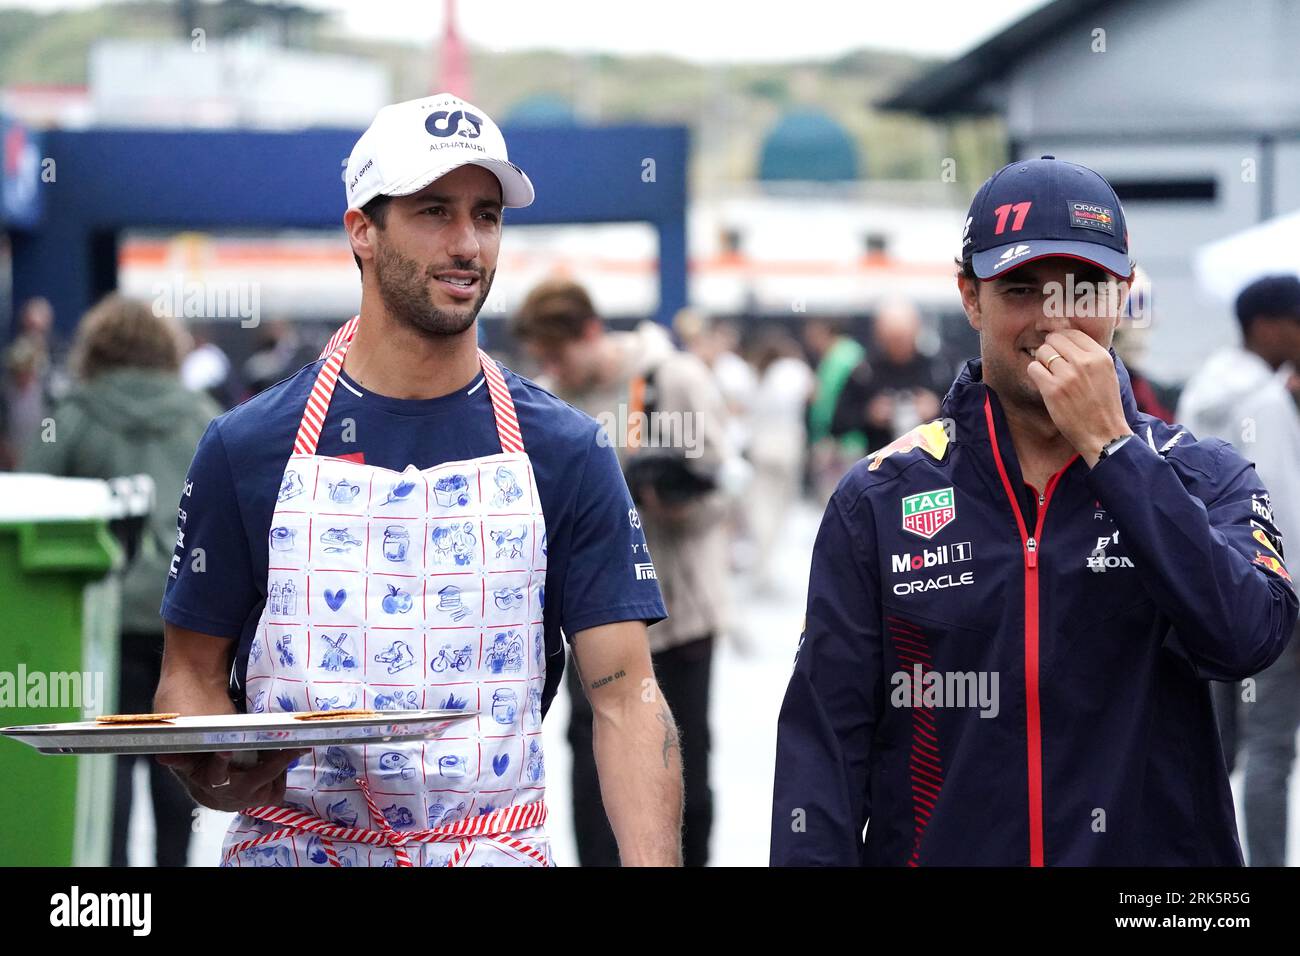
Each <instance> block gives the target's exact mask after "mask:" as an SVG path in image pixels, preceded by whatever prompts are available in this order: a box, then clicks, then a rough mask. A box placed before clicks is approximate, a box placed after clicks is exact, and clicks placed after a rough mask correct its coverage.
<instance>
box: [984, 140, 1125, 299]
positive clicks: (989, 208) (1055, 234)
mask: <svg viewBox="0 0 1300 956" xmlns="http://www.w3.org/2000/svg"><path fill="white" fill-rule="evenodd" d="M961 255H962V258H963V259H965V258H968V257H969V258H970V259H971V263H972V265H973V266H974V267H975V275H977V276H978V277H979V278H981V279H992V278H994V277H995V276H998V275H1001V274H1002V273H1003V272H1005V271H1007V270H1008V269H1014V268H1016V267H1017V266H1022V265H1024V264H1025V263H1026V262H1033V261H1034V260H1035V259H1043V258H1046V257H1048V256H1067V257H1069V258H1071V259H1081V260H1083V261H1084V262H1089V263H1092V264H1093V265H1096V266H1100V267H1101V268H1103V269H1105V270H1106V271H1107V272H1109V273H1110V274H1111V275H1113V276H1115V277H1116V278H1117V279H1127V278H1129V276H1130V274H1131V273H1132V271H1133V269H1132V267H1131V266H1130V264H1129V257H1128V227H1127V226H1126V225H1125V224H1124V210H1123V209H1122V208H1120V204H1119V197H1118V196H1116V195H1115V190H1114V189H1112V188H1111V185H1110V183H1108V182H1106V180H1105V179H1103V178H1102V177H1101V175H1100V174H1099V173H1097V172H1094V171H1093V170H1091V169H1089V168H1088V167H1087V166H1080V165H1079V164H1078V163H1067V162H1065V161H1063V160H1059V159H1057V158H1056V157H1055V156H1044V157H1043V158H1042V159H1026V160H1021V161H1020V162H1016V163H1011V164H1010V165H1007V166H1003V167H1002V168H1001V169H999V170H998V171H997V172H996V173H994V174H993V175H992V176H990V177H989V178H988V180H987V181H986V182H985V183H984V185H983V186H981V187H980V190H979V192H977V193H976V194H975V198H974V200H972V201H971V204H970V212H969V213H968V214H967V219H966V228H965V230H964V232H963V233H962V244H961Z"/></svg>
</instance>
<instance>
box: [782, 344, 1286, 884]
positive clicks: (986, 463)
mask: <svg viewBox="0 0 1300 956" xmlns="http://www.w3.org/2000/svg"><path fill="white" fill-rule="evenodd" d="M1111 355H1112V358H1114V359H1115V366H1116V372H1117V375H1118V379H1119V384H1120V392H1121V396H1122V400H1123V405H1124V414H1125V417H1126V418H1127V420H1128V423H1129V426H1130V427H1131V428H1132V430H1133V431H1134V432H1135V437H1133V438H1131V439H1129V441H1128V442H1127V443H1125V444H1124V445H1123V446H1122V447H1120V448H1119V449H1118V450H1117V451H1116V452H1115V453H1114V454H1112V455H1111V456H1109V457H1107V458H1105V459H1103V460H1101V461H1100V462H1098V463H1097V466H1096V467H1095V468H1092V469H1091V470H1090V469H1089V468H1088V466H1087V463H1086V462H1084V461H1083V460H1082V459H1081V458H1079V457H1078V456H1077V455H1076V456H1075V457H1074V458H1073V459H1071V461H1070V462H1069V463H1068V464H1067V465H1066V466H1065V467H1064V468H1062V469H1061V471H1060V472H1058V473H1057V474H1056V475H1054V476H1052V479H1051V480H1050V481H1049V482H1048V483H1047V486H1046V487H1045V488H1043V489H1041V490H1040V489H1034V488H1032V487H1030V486H1029V485H1027V484H1026V483H1025V482H1024V480H1023V479H1022V477H1021V472H1020V467H1019V464H1018V463H1017V461H1016V455H1015V450H1014V447H1013V445H1012V442H1011V438H1010V435H1009V433H1008V430H1007V424H1006V419H1005V417H1004V415H1003V411H1002V407H1001V405H1000V403H999V401H998V398H997V395H996V394H995V393H994V392H993V390H992V389H990V388H988V387H987V386H986V385H985V384H984V383H983V382H982V381H981V365H980V362H979V360H978V359H976V360H972V361H970V362H967V363H966V365H965V367H964V368H963V369H962V371H961V373H960V375H959V376H958V377H957V380H956V381H955V382H954V383H953V386H952V388H951V389H950V390H949V392H948V395H947V397H946V398H945V399H944V403H943V415H944V422H940V423H931V424H929V425H927V426H921V427H920V428H919V429H917V430H915V431H914V432H913V433H910V434H909V436H905V437H904V439H901V440H900V441H899V442H895V443H894V445H892V446H890V447H889V448H887V449H885V450H884V452H887V454H886V453H878V454H877V455H875V456H871V457H869V458H867V459H864V460H862V461H861V462H859V463H858V464H857V465H855V466H854V468H853V469H852V470H851V471H850V472H849V474H848V475H847V476H846V477H845V478H844V480H843V481H842V482H841V484H840V486H839V488H838V489H837V490H836V492H835V494H834V496H833V497H832V498H831V501H830V504H829V505H828V507H827V509H826V513H825V516H824V518H823V521H822V526H821V530H820V532H819V534H818V538H817V543H816V546H815V548H814V552H813V560H812V570H811V574H810V579H809V593H808V607H807V617H806V620H805V625H804V631H803V634H802V636H801V638H800V642H799V650H798V652H797V655H796V659H795V667H794V674H793V676H792V677H791V679H790V684H789V687H788V689H787V691H786V695H785V700H784V702H783V704H782V707H781V715H780V721H779V728H778V738H777V752H776V781H775V787H774V794H773V812H772V844H771V861H772V863H773V865H839V866H846V865H848V866H851V865H894V866H902V865H909V864H910V865H913V866H923V865H936V864H938V865H998V866H1022V865H1240V864H1241V850H1240V846H1239V844H1238V840H1237V830H1236V823H1235V819H1234V815H1233V804H1232V794H1231V791H1230V790H1229V787H1228V775H1227V772H1226V769H1225V766H1224V759H1223V753H1222V748H1221V747H1220V744H1219V736H1218V734H1217V732H1216V729H1215V722H1214V718H1213V712H1212V709H1211V699H1210V688H1209V684H1208V683H1207V681H1208V680H1211V679H1218V680H1229V679H1239V678H1244V677H1247V676H1249V675H1252V674H1255V673H1257V672H1258V671H1260V670H1262V669H1263V668H1265V667H1267V666H1268V665H1269V664H1270V663H1271V662H1272V661H1273V660H1275V659H1276V658H1277V657H1278V655H1279V654H1280V653H1281V652H1282V650H1283V648H1284V647H1285V646H1286V643H1287V641H1288V639H1289V638H1290V636H1291V633H1292V629H1293V627H1294V626H1295V621H1296V613H1297V601H1296V595H1295V592H1294V591H1293V589H1292V586H1291V584H1290V577H1289V575H1288V573H1287V571H1286V568H1285V566H1284V565H1283V563H1282V561H1281V560H1280V559H1281V558H1282V545H1281V543H1280V536H1279V535H1278V532H1277V529H1276V527H1275V526H1274V524H1273V521H1272V510H1271V502H1270V500H1269V498H1268V493H1267V491H1266V490H1265V488H1264V486H1263V485H1262V484H1261V483H1260V481H1259V478H1258V477H1257V476H1256V474H1255V469H1254V466H1253V465H1251V463H1250V462H1249V461H1247V460H1246V459H1245V458H1243V457H1242V455H1241V454H1240V453H1238V452H1237V451H1236V450H1235V449H1234V448H1233V447H1232V446H1231V445H1228V444H1226V443H1224V442H1222V441H1219V440H1217V439H1208V440H1204V441H1198V440H1196V439H1195V438H1194V436H1192V435H1190V434H1188V433H1187V432H1186V431H1185V430H1183V429H1181V428H1179V426H1177V425H1173V426H1170V425H1167V424H1165V423H1164V422H1162V421H1160V420H1159V419H1158V418H1154V417H1152V416H1150V415H1145V414H1143V413H1141V412H1139V411H1138V410H1137V407H1136V405H1135V403H1134V400H1133V394H1132V390H1131V388H1130V383H1129V376H1128V372H1127V371H1126V370H1125V369H1124V366H1123V364H1122V363H1121V362H1120V360H1119V359H1118V358H1117V357H1115V355H1114V352H1113V350H1112V352H1111ZM945 423H946V425H947V428H946V430H945ZM1261 440H1266V438H1265V436H1261ZM909 446H912V447H910V448H909ZM1285 506H1286V507H1296V506H1300V502H1286V503H1285ZM864 828H865V838H864V835H863V831H864Z"/></svg>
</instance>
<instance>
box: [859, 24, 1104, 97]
mask: <svg viewBox="0 0 1300 956" xmlns="http://www.w3.org/2000/svg"><path fill="white" fill-rule="evenodd" d="M1120 2H1123V0H1052V2H1051V3H1048V4H1045V5H1044V6H1041V7H1039V8H1038V9H1036V10H1034V11H1033V12H1032V13H1030V14H1028V15H1027V16H1024V17H1022V18H1021V19H1019V20H1017V21H1016V22H1015V23H1013V24H1012V25H1011V26H1009V27H1007V28H1006V29H1005V30H1003V31H1002V32H1001V33H998V34H995V35H994V36H992V37H990V38H989V39H987V40H985V41H984V42H983V43H981V44H980V45H979V46H977V47H975V48H974V49H973V50H971V51H970V52H968V53H966V54H965V55H964V56H961V57H958V58H957V59H955V60H951V61H949V62H948V63H945V64H944V65H942V66H940V67H937V68H935V69H933V70H931V71H930V72H928V73H925V74H923V75H922V76H920V77H919V78H917V79H915V80H913V81H912V82H911V83H909V84H907V85H906V86H904V87H903V88H902V89H901V90H898V91H896V92H895V93H893V94H892V95H890V96H889V97H887V98H886V99H883V100H880V101H878V102H877V103H876V107H877V108H878V109H883V110H901V111H906V112H912V113H921V114H924V115H927V116H952V115H958V114H984V113H996V112H1001V104H1000V103H999V102H998V101H997V98H996V96H995V90H994V88H993V84H995V83H996V82H997V81H998V80H1000V79H1002V77H1003V76H1005V75H1006V74H1007V73H1009V72H1010V71H1011V70H1012V69H1014V68H1015V66H1016V63H1017V62H1018V61H1019V60H1020V59H1021V58H1022V57H1023V56H1024V55H1025V54H1026V53H1029V52H1036V51H1038V50H1040V49H1042V47H1043V46H1044V45H1045V44H1047V43H1048V42H1050V41H1051V40H1052V39H1053V38H1054V37H1056V36H1058V35H1059V34H1061V33H1062V32H1064V31H1066V30H1068V29H1069V28H1070V27H1072V26H1075V25H1076V24H1078V23H1080V22H1084V21H1087V20H1089V19H1092V18H1093V17H1095V16H1096V15H1097V14H1098V13H1100V12H1101V11H1102V10H1103V9H1104V8H1106V7H1110V6H1114V5H1115V4H1117V3H1120Z"/></svg>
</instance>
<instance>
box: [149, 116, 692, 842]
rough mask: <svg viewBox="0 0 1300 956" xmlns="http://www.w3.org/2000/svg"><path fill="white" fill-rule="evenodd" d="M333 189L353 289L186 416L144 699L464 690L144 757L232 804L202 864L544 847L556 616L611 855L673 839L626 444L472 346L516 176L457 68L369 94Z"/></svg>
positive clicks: (200, 703) (656, 615)
mask: <svg viewBox="0 0 1300 956" xmlns="http://www.w3.org/2000/svg"><path fill="white" fill-rule="evenodd" d="M344 185H345V188H346V195H347V204H348V209H347V212H346V213H345V214H344V217H343V223H344V227H345V228H346V230H347V234H348V239H349V242H350V243H351V246H352V252H353V255H354V257H355V258H356V261H357V265H358V267H359V268H360V270H361V283H362V296H361V311H360V313H359V315H358V316H357V317H356V318H355V319H353V320H352V321H351V322H349V323H347V324H346V325H345V326H344V327H343V328H342V329H340V331H339V333H338V334H337V335H336V336H335V337H334V339H333V340H332V341H331V343H330V347H329V348H327V350H326V354H325V355H323V356H322V358H321V360H319V361H317V362H316V363H314V364H312V365H309V366H307V367H306V368H304V369H302V370H301V371H300V372H298V373H297V374H296V375H294V376H293V377H291V378H288V379H286V380H285V381H283V382H280V383H279V384H277V385H275V386H273V387H272V388H270V389H268V390H267V391H265V392H263V393H262V394H260V395H258V396H257V397H256V398H254V399H252V400H250V401H248V402H246V403H244V404H243V405H241V406H239V407H238V408H236V409H234V410H232V411H231V412H229V413H227V414H226V415H224V416H222V417H221V418H218V419H217V420H216V421H214V422H213V423H212V425H211V426H210V427H209V429H208V431H207V433H206V435H205V436H204V437H203V439H202V440H201V442H200V444H199V447H198V451H197V452H196V454H195V458H194V462H193V464H192V465H191V468H190V473H189V478H188V480H187V482H186V489H185V493H184V495H183V497H182V499H181V504H180V510H179V515H178V529H177V546H176V552H175V555H174V558H173V562H172V570H171V577H170V580H169V583H168V589H167V595H166V597H165V599H164V602H163V607H162V614H163V617H164V619H165V621H166V628H167V644H166V653H165V657H164V661H163V675H162V681H161V683H160V686H159V690H158V695H157V698H156V702H155V704H156V706H157V707H159V708H163V709H166V710H169V711H178V712H181V713H185V714H212V713H230V712H234V711H236V710H246V711H248V712H270V711H319V710H331V709H342V708H369V709H375V710H388V709H409V708H450V709H461V710H467V711H471V712H474V713H475V716H474V717H473V718H470V719H467V720H463V721H460V722H458V723H456V724H454V725H453V727H452V729H451V730H449V731H448V733H447V735H446V736H445V737H442V738H439V739H437V740H429V741H424V742H420V743H416V744H395V745H385V746H382V747H378V746H369V747H350V746H333V747H328V748H324V747H319V748H315V749H314V750H310V751H293V752H282V753H280V754H276V755H264V759H263V760H262V762H261V763H259V764H258V765H257V766H255V767H252V768H248V769H242V768H239V767H237V766H234V765H232V764H231V762H230V759H229V757H230V755H229V754H215V755H199V756H193V755H188V756H187V755H172V756H168V757H164V758H161V759H163V760H164V761H165V762H167V763H169V764H170V765H171V766H172V767H173V768H174V769H175V770H176V772H177V773H178V774H179V775H180V776H181V777H182V778H183V779H184V780H185V782H186V784H187V785H188V786H189V788H190V791H191V793H192V794H193V796H194V798H195V799H196V800H197V801H198V802H199V803H201V804H203V805H204V806H208V807H213V808H215V809H219V810H230V811H240V812H239V814H238V815H237V816H236V817H235V819H234V822H233V823H232V825H231V828H230V831H229V833H228V834H227V837H226V841H225V846H224V847H223V850H222V863H223V865H230V866H249V865H267V864H270V865H291V866H312V865H343V866H347V865H358V866H391V865H398V866H407V865H416V866H419V865H424V866H434V865H440V866H459V865H469V866H502V865H507V866H509V865H524V866H529V865H532V866H536V865H549V864H551V863H552V862H554V861H553V859H552V855H551V850H550V841H549V839H548V837H547V834H546V830H545V826H544V822H545V817H546V808H545V803H544V791H545V781H546V771H545V762H544V759H543V753H542V734H541V721H542V717H543V715H544V714H545V712H546V709H547V706H548V705H549V703H550V700H551V697H552V696H553V695H554V692H555V689H556V687H557V685H558V683H559V679H560V671H561V668H562V667H563V663H564V654H563V637H562V633H563V635H567V636H568V638H569V639H570V640H571V642H572V644H573V648H574V652H575V656H576V660H577V661H578V662H579V664H580V666H581V669H582V672H583V676H584V678H585V683H587V685H588V686H590V687H591V688H592V690H591V691H590V697H591V701H592V705H593V708H594V709H595V712H596V715H597V732H596V740H595V748H596V756H597V760H598V763H599V766H600V776H601V789H602V793H603V795H604V799H605V806H606V808H607V810H608V813H609V817H610V822H611V825H612V826H613V828H614V832H615V834H616V835H617V837H618V842H619V849H620V853H621V858H622V861H623V863H624V864H625V865H633V864H650V865H678V864H679V863H680V858H681V762H680V756H679V750H678V747H677V731H676V727H675V724H674V722H673V718H672V714H671V713H670V712H669V710H668V707H667V706H666V705H665V704H664V703H663V701H662V697H661V695H659V694H658V692H657V685H656V684H655V681H654V675H653V671H652V669H651V663H650V655H649V651H648V647H647V641H646V627H647V623H654V622H655V621H657V620H660V619H661V618H663V617H664V615H665V612H664V608H663V603H662V600H661V598H660V594H659V589H658V586H657V584H656V582H655V579H654V577H653V575H647V574H645V573H644V564H645V557H644V551H645V539H644V537H643V535H642V532H641V530H640V522H639V521H638V520H637V516H636V512H635V510H634V508H633V505H632V502H631V499H630V496H629V495H628V491H627V487H626V485H625V483H624V481H623V478H622V475H621V473H620V471H619V467H618V461H617V459H616V457H615V454H614V451H613V449H612V448H611V447H609V444H608V442H603V441H601V440H600V431H599V426H598V425H597V424H596V422H595V421H594V420H592V419H590V418H588V417H587V416H585V415H583V414H582V413H580V412H578V411H576V410H575V409H573V408H570V407H569V406H567V405H565V404H564V403H563V402H560V401H559V400H557V399H556V398H554V397H553V396H551V395H550V394H549V393H547V392H544V391H542V390H541V389H539V388H537V386H535V385H534V384H533V383H531V382H529V381H527V380H526V379H523V378H520V377H519V376H517V375H515V374H514V373H513V372H511V371H510V370H508V369H505V368H502V367H501V366H500V365H498V364H497V363H496V362H495V361H494V360H493V359H492V358H491V357H489V356H488V355H487V354H486V353H484V352H482V351H480V350H479V349H478V348H477V344H476V341H477V338H476V333H477V327H476V317H477V315H478V312H479V310H480V308H481V307H482V305H483V302H484V300H485V299H486V298H487V295H488V292H489V290H490V289H491V286H492V279H493V276H494V274H495V270H496V264H497V253H498V249H499V245H500V239H501V215H502V207H519V206H527V205H528V204H529V203H531V202H532V201H533V186H532V184H531V182H529V179H528V177H527V176H526V175H525V174H524V172H523V171H522V170H521V169H520V168H519V167H518V166H516V165H514V164H513V163H511V162H510V160H509V158H508V156H507V153H506V145H505V140H504V139H503V137H502V135H501V132H500V131H499V130H498V129H497V127H496V125H495V124H494V123H493V122H492V120H491V119H490V118H489V117H488V116H487V114H485V113H484V112H483V111H482V110H480V109H478V108H476V107H474V106H472V105H470V104H469V103H465V102H464V101H462V100H459V99H456V98H455V97H453V96H450V95H448V94H439V95H436V96H431V97H427V98H425V99H420V100H412V101H409V102H405V103H399V104H396V105H393V106H388V107H385V108H384V109H382V110H380V112H379V114H378V115H377V116H376V117H375V120H374V123H373V124H372V125H371V127H370V128H369V129H368V130H367V131H366V132H365V133H364V134H363V135H362V137H361V138H360V139H359V140H358V141H357V144H356V146H355V147H354V149H353V151H352V155H351V157H350V159H349V160H348V163H347V168H346V171H345V173H344ZM638 566H640V567H641V573H638ZM228 674H229V675H230V688H229V689H228V687H227V675H228ZM232 697H233V698H234V699H233V700H232ZM286 770H287V772H286ZM285 807H288V808H289V810H290V811H291V812H290V813H288V814H286V813H285V811H284V808H285ZM286 820H288V821H290V822H289V823H287V824H286V823H285V821H286ZM471 821H472V822H471ZM356 831H360V832H356ZM345 833H346V836H347V838H345V837H344V836H343V835H342V834H345Z"/></svg>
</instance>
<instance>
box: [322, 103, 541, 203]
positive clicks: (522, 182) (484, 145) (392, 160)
mask: <svg viewBox="0 0 1300 956" xmlns="http://www.w3.org/2000/svg"><path fill="white" fill-rule="evenodd" d="M469 164H473V165H475V166H482V167H483V168H484V169H486V170H488V171H490V172H492V173H494V174H495V175H496V177H497V179H498V180H500V181H501V201H502V204H503V205H505V206H510V207H513V208H518V207H520V206H527V205H529V204H531V203H532V201H533V196H534V193H533V184H532V183H531V182H530V181H529V179H528V177H527V176H526V175H525V174H524V171H523V170H522V169H520V168H519V167H518V166H516V165H515V164H514V163H512V162H510V159H509V158H508V157H507V155H506V141H505V137H504V136H502V135H501V130H500V129H498V128H497V124H496V123H494V122H492V118H491V117H490V116H488V115H487V113H485V112H483V111H482V110H481V109H479V108H478V107H477V106H474V105H473V104H470V103H466V102H465V101H464V100H462V99H459V98H457V97H455V96H452V95H451V94H450V93H435V94H434V95H433V96H426V97H424V98H423V99H418V100H407V101H406V102H405V103H394V104H392V105H391V106H385V107H384V108H383V109H381V110H380V111H379V112H378V113H377V114H376V115H375V119H374V121H373V122H372V123H371V124H370V128H369V129H367V130H366V131H365V132H364V133H362V134H361V138H360V139H358V140H357V143H356V145H355V146H353V147H352V155H351V156H349V157H348V161H347V164H346V168H345V169H344V171H343V186H344V190H345V192H346V194H347V201H348V208H349V209H355V208H360V207H361V206H364V205H365V204H366V203H368V202H370V200H372V199H374V198H375V197H376V196H409V195H411V194H412V193H417V192H419V191H420V190H421V189H423V188H424V187H425V186H427V185H429V183H431V182H433V181H434V180H435V179H440V178H441V177H443V176H445V175H447V173H449V172H451V171H452V170H453V169H458V168H460V167H461V166H465V165H469Z"/></svg>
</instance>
